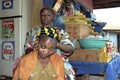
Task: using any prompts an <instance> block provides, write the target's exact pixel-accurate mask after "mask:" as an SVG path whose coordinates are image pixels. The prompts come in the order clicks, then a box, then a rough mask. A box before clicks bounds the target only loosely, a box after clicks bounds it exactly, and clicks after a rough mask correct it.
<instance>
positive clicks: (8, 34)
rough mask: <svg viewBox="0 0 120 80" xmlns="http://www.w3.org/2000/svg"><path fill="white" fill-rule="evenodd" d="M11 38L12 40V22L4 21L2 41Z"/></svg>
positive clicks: (9, 20) (10, 20) (11, 20)
mask: <svg viewBox="0 0 120 80" xmlns="http://www.w3.org/2000/svg"><path fill="white" fill-rule="evenodd" d="M5 38H7V39H8V38H12V39H14V20H13V19H6V20H2V39H5Z"/></svg>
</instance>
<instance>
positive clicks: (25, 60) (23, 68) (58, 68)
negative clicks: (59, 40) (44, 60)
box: [12, 50, 65, 80]
mask: <svg viewBox="0 0 120 80" xmlns="http://www.w3.org/2000/svg"><path fill="white" fill-rule="evenodd" d="M37 60H38V59H37V51H36V50H34V51H33V52H31V53H29V54H27V55H25V56H24V57H22V59H21V61H20V63H19V64H18V67H17V68H16V70H15V73H14V75H13V79H12V80H18V78H20V79H22V80H28V79H29V77H30V74H31V72H32V71H33V69H34V68H35V65H36V62H37ZM50 62H51V64H52V66H53V68H54V70H55V72H56V74H57V79H56V80H64V75H65V74H64V73H65V72H64V62H63V60H62V57H61V56H59V55H57V54H56V53H54V54H53V55H52V56H51V57H50Z"/></svg>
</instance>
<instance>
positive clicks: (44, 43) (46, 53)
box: [38, 36, 56, 59]
mask: <svg viewBox="0 0 120 80" xmlns="http://www.w3.org/2000/svg"><path fill="white" fill-rule="evenodd" d="M55 48H56V42H55V40H53V39H51V38H48V37H47V36H43V37H42V39H41V40H40V41H39V46H38V56H39V58H42V59H46V58H49V57H50V56H51V55H52V54H54V52H55Z"/></svg>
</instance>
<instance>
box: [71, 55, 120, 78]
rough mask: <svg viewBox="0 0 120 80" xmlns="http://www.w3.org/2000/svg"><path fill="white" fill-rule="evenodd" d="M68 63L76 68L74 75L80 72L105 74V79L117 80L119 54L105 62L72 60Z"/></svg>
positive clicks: (119, 71)
mask: <svg viewBox="0 0 120 80" xmlns="http://www.w3.org/2000/svg"><path fill="white" fill-rule="evenodd" d="M70 63H71V64H72V66H73V67H74V69H76V75H80V74H99V75H100V74H105V80H117V78H120V56H118V57H115V58H113V59H112V60H111V61H109V62H108V63H107V62H82V61H73V60H71V61H70Z"/></svg>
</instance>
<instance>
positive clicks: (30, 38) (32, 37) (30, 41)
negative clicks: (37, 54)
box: [24, 27, 75, 80]
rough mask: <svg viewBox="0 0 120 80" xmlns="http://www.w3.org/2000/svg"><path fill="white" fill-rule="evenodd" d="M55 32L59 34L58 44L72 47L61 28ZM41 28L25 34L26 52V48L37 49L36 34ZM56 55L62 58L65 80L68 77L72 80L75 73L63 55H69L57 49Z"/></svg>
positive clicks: (66, 34)
mask: <svg viewBox="0 0 120 80" xmlns="http://www.w3.org/2000/svg"><path fill="white" fill-rule="evenodd" d="M54 28H56V29H57V32H58V33H59V40H60V44H70V45H72V46H73V47H74V45H73V43H72V42H71V41H70V40H69V35H68V33H67V32H65V31H64V30H63V29H61V28H57V27H54ZM40 30H41V28H40V27H36V28H33V29H32V30H31V31H30V32H28V33H27V34H26V42H25V46H24V49H25V50H26V49H27V48H34V49H37V46H38V45H37V42H38V41H37V32H38V31H40ZM57 54H59V55H61V56H63V61H64V65H65V74H66V79H65V80H67V77H70V79H69V80H74V75H75V72H74V70H73V68H72V66H71V64H70V63H69V60H68V59H67V58H66V57H65V54H67V55H69V54H70V53H69V52H68V53H64V52H62V51H61V50H60V49H57Z"/></svg>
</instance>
